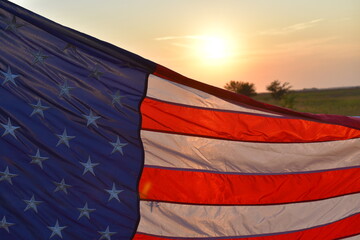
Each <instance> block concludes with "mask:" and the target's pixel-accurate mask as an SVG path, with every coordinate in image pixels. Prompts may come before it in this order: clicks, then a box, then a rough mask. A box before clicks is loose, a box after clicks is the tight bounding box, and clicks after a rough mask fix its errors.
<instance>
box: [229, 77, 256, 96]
mask: <svg viewBox="0 0 360 240" xmlns="http://www.w3.org/2000/svg"><path fill="white" fill-rule="evenodd" d="M224 88H225V89H226V90H229V91H232V92H235V93H239V94H243V95H246V96H249V97H252V96H256V91H255V85H254V84H253V83H249V82H241V81H240V82H239V81H230V82H228V83H226V85H225V86H224Z"/></svg>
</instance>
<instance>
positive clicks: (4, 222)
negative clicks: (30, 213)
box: [0, 216, 15, 232]
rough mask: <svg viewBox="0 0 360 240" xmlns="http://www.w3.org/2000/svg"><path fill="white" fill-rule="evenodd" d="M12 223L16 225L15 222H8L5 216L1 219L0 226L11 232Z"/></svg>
mask: <svg viewBox="0 0 360 240" xmlns="http://www.w3.org/2000/svg"><path fill="white" fill-rule="evenodd" d="M12 225H15V224H14V223H9V222H7V221H6V217H5V216H4V217H3V218H2V220H1V221H0V228H4V229H5V230H6V231H7V232H9V227H11V226H12Z"/></svg>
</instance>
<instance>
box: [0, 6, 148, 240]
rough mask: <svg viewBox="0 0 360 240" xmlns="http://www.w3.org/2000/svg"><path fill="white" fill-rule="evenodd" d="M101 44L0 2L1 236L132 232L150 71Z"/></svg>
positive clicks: (38, 238) (8, 239)
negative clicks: (143, 107)
mask: <svg viewBox="0 0 360 240" xmlns="http://www.w3.org/2000/svg"><path fill="white" fill-rule="evenodd" d="M101 44H102V42H100V41H99V40H96V39H93V38H91V37H88V36H86V35H84V34H81V33H78V32H75V31H73V30H70V29H67V28H65V27H62V26H60V25H57V24H55V23H52V22H50V21H48V20H46V19H44V18H42V17H39V16H37V15H35V14H33V13H30V12H28V11H27V10H24V9H21V8H18V7H16V6H15V5H13V4H11V3H9V2H7V1H1V2H0V46H1V48H0V84H1V85H0V124H1V125H0V136H1V137H0V219H1V221H0V239H1V240H14V239H16V240H22V239H24V240H25V239H26V240H42V239H44V240H45V239H68V240H78V239H87V240H92V239H106V240H115V239H131V237H132V236H133V234H134V233H135V230H136V227H137V224H138V221H139V196H138V191H137V184H138V179H139V174H140V172H141V168H142V164H143V149H142V143H141V141H140V138H139V134H140V133H139V129H140V120H141V119H140V114H139V106H140V103H141V101H142V99H143V97H144V91H145V90H144V89H145V86H146V79H147V76H148V73H147V71H146V69H145V70H144V69H142V68H141V67H139V66H132V65H131V64H129V63H128V62H127V61H124V60H123V59H121V57H116V56H114V55H112V54H109V51H103V50H102V49H101V47H99V46H101ZM106 46H107V47H109V44H108V45H106ZM113 50H114V51H115V52H117V54H118V55H121V51H120V50H119V49H118V48H116V47H113ZM124 54H125V53H124ZM124 59H126V56H125V57H124Z"/></svg>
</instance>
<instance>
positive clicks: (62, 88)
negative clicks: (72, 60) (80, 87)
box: [59, 80, 74, 98]
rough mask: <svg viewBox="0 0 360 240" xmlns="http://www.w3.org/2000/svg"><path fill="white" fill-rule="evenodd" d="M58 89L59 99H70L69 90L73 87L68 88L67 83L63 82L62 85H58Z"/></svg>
mask: <svg viewBox="0 0 360 240" xmlns="http://www.w3.org/2000/svg"><path fill="white" fill-rule="evenodd" d="M59 88H60V94H59V96H60V97H61V96H63V95H65V96H67V97H69V98H70V97H71V95H70V90H71V89H73V88H74V87H70V86H69V85H68V83H67V81H66V80H65V82H64V84H63V85H59Z"/></svg>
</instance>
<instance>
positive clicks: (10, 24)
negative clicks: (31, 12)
mask: <svg viewBox="0 0 360 240" xmlns="http://www.w3.org/2000/svg"><path fill="white" fill-rule="evenodd" d="M22 26H24V24H19V23H17V22H16V17H15V16H13V18H12V20H11V22H8V24H7V26H6V27H5V30H10V31H12V32H14V33H16V32H17V29H18V28H20V27H22Z"/></svg>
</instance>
